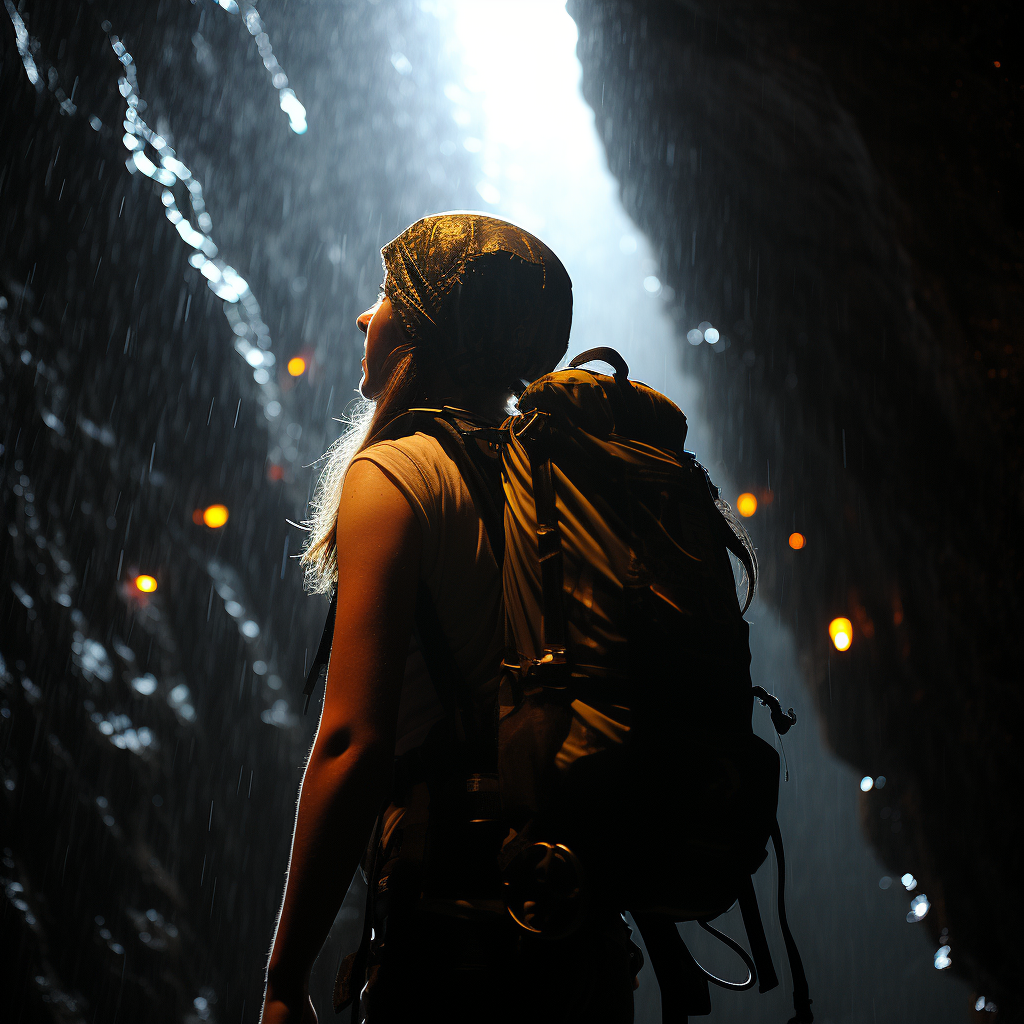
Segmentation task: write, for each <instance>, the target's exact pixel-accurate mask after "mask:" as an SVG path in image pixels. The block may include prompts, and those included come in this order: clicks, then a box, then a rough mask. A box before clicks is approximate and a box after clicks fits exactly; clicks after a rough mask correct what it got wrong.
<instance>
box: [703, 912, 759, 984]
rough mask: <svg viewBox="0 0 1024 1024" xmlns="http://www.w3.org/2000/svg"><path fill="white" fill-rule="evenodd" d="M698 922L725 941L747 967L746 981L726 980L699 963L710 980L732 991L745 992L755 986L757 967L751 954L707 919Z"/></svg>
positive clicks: (705, 929) (707, 930)
mask: <svg viewBox="0 0 1024 1024" xmlns="http://www.w3.org/2000/svg"><path fill="white" fill-rule="evenodd" d="M697 924H699V925H700V926H701V928H703V929H704V931H706V932H708V933H710V934H711V935H714V937H715V938H716V939H718V940H719V941H721V942H724V943H725V944H726V945H727V946H728V947H729V948H730V949H731V950H733V951H734V952H735V953H736V954H737V955H738V956H739V958H740V959H741V960H742V961H743V963H744V964H745V965H746V968H747V978H746V980H745V981H726V979H725V978H718V977H716V976H715V975H714V974H712V973H711V972H710V971H709V970H708V969H707V968H706V967H701V965H700V964H697V966H698V967H700V969H701V971H703V972H704V975H705V976H706V977H707V979H708V981H710V982H711V984H712V985H717V986H718V987H719V988H727V989H729V991H730V992H745V991H746V990H747V989H748V988H753V987H754V983H755V982H756V981H757V968H756V967H755V966H754V961H753V960H752V959H751V958H750V954H749V953H748V952H747V951H746V950H745V949H744V948H743V947H742V946H741V945H740V944H739V943H738V942H737V941H736V940H735V939H733V938H730V937H729V936H728V935H726V934H725V932H720V931H719V930H718V929H717V928H715V927H713V926H712V925H710V924H708V923H707V921H698V922H697Z"/></svg>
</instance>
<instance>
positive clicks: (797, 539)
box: [789, 533, 807, 551]
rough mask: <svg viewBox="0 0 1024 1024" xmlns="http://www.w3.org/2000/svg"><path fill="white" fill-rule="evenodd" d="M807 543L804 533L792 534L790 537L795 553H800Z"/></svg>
mask: <svg viewBox="0 0 1024 1024" xmlns="http://www.w3.org/2000/svg"><path fill="white" fill-rule="evenodd" d="M806 543H807V538H806V537H805V536H804V535H803V534H802V533H791V534H790V535H789V546H790V547H791V548H792V549H793V550H794V551H799V550H800V549H801V548H802V547H803V546H804V545H805V544H806Z"/></svg>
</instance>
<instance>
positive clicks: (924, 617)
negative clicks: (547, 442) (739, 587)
mask: <svg viewBox="0 0 1024 1024" xmlns="http://www.w3.org/2000/svg"><path fill="white" fill-rule="evenodd" d="M568 6H569V11H570V13H571V14H572V16H573V17H574V19H575V20H576V22H577V24H578V26H579V29H580V40H579V45H578V51H577V52H578V55H579V58H580V60H581V62H582V65H583V91H584V95H585V96H586V98H587V100H588V102H589V103H590V104H591V105H592V107H593V108H594V110H595V113H596V118H597V128H598V131H599V133H600V135H601V137H602V140H603V142H604V144H605V148H606V151H607V155H608V160H609V164H610V167H611V170H612V172H613V174H615V175H616V177H617V178H618V179H619V181H620V183H621V186H622V199H623V203H624V205H625V207H626V210H627V212H628V213H629V214H630V215H631V216H632V217H634V218H635V220H636V222H637V224H638V225H639V226H640V227H641V229H642V230H643V231H645V232H646V233H647V234H648V236H649V237H650V239H651V241H652V244H653V245H654V246H655V247H656V248H658V249H659V250H660V259H661V271H660V275H661V277H662V280H663V281H664V282H666V283H667V284H668V285H669V286H670V287H671V288H672V289H673V291H674V296H675V297H674V300H673V312H674V316H675V319H676V322H677V325H678V333H679V337H680V339H681V340H682V339H683V338H684V337H685V335H686V334H687V332H688V331H690V330H693V329H694V328H696V327H697V326H698V324H699V323H702V322H703V323H704V324H706V325H707V326H710V325H714V326H715V328H716V329H717V330H719V331H720V333H721V336H722V337H721V339H720V340H719V341H718V343H717V344H716V345H715V346H714V347H712V346H710V345H708V344H706V343H704V344H699V345H697V346H689V345H686V344H685V343H683V344H682V345H681V358H682V360H683V367H684V369H685V370H686V371H687V372H689V373H692V374H694V375H695V376H697V377H699V378H702V379H703V380H704V381H705V382H706V385H707V386H706V387H705V388H704V394H705V395H706V396H707V401H708V408H707V410H706V414H707V416H708V418H709V419H710V420H711V421H712V422H713V423H714V424H715V425H716V428H720V430H721V444H722V452H723V458H724V461H725V462H726V463H727V464H728V465H730V466H731V467H734V475H735V476H736V478H737V480H738V482H740V484H741V485H742V486H744V487H745V488H747V489H749V490H751V491H752V492H754V493H755V494H757V495H758V496H759V498H760V502H761V509H762V512H761V513H759V515H758V517H757V519H755V520H753V521H752V523H751V532H752V534H753V536H754V539H755V541H756V543H757V544H758V547H759V550H760V553H761V555H762V564H763V565H764V566H765V568H766V573H765V576H764V579H763V584H764V587H765V592H766V594H767V595H768V598H769V600H770V601H772V602H773V603H775V604H776V605H777V606H778V607H779V608H780V609H781V612H782V615H783V617H784V619H787V620H788V621H789V623H790V625H792V627H793V628H794V630H795V631H796V635H797V638H798V642H799V646H800V650H801V656H802V658H803V661H804V665H805V670H806V676H807V679H808V681H809V682H810V684H811V686H812V688H813V689H814V691H815V692H816V696H817V704H818V709H819V711H820V714H821V717H822V721H823V722H824V725H825V728H826V732H827V737H828V740H829V743H830V745H831V746H832V748H833V749H834V750H835V751H836V752H837V753H838V754H839V755H840V756H841V757H843V758H844V759H846V760H847V761H848V762H850V763H851V764H853V765H854V766H856V767H857V768H858V769H859V770H860V771H861V772H862V773H863V774H865V775H872V776H874V775H878V774H882V773H884V774H885V776H886V777H887V779H888V780H889V782H888V786H887V788H886V789H885V790H884V791H879V790H873V791H871V792H869V793H866V794H864V795H863V797H862V813H863V821H864V826H865V829H866V831H867V833H868V835H869V836H870V837H871V839H872V841H873V843H874V844H875V846H876V848H877V849H878V851H879V853H880V855H881V856H882V857H883V858H884V860H885V862H886V863H887V864H889V865H891V866H892V869H893V870H897V869H898V871H897V877H898V876H899V872H901V871H903V870H904V868H903V867H902V866H901V865H905V864H907V863H914V864H919V865H921V869H920V871H919V872H917V874H918V876H919V877H920V878H921V882H922V886H923V887H924V888H927V890H928V892H929V893H930V894H933V895H931V896H930V899H931V900H932V904H933V906H932V909H931V913H930V914H929V915H928V917H927V919H926V920H925V921H923V922H922V925H921V926H922V927H928V928H930V929H931V930H932V932H933V937H934V940H935V942H936V945H937V946H939V945H940V943H944V944H945V943H948V944H949V945H951V946H952V948H953V949H954V951H955V952H954V953H953V954H952V961H953V969H954V970H956V971H960V972H962V973H963V974H964V976H965V977H967V978H968V979H969V980H970V981H971V983H972V984H973V985H974V986H975V987H976V989H977V990H978V991H979V992H988V993H991V994H992V998H994V999H995V1000H996V1001H997V1002H998V1003H999V1005H1000V1019H1016V1017H1017V1016H1018V1015H1019V1013H1020V1005H1021V1004H1020V988H1019V980H1020V979H1019V973H1020V972H1019V961H1020V957H1021V944H1020V939H1019V935H1018V929H1017V925H1016V921H1017V918H1018V916H1019V913H1020V909H1021V908H1020V882H1019V870H1020V852H1019V851H1020V839H1021V834H1020V819H1019V816H1018V815H1016V814H1015V813H1014V812H1012V811H1011V810H1010V808H1011V807H1012V806H1013V805H1014V803H1015V799H1016V798H1015V795H1014V794H1015V793H1016V792H1017V791H1018V790H1019V788H1020V784H1021V761H1020V757H1019V749H1018V747H1017V740H1016V737H1017V734H1018V732H1019V722H1020V718H1021V691H1020V678H1021V674H1020V657H1019V650H1018V648H1019V643H1018V639H1017V638H1018V635H1019V622H1020V616H1021V610H1022V609H1021V604H1022V602H1021V598H1020V589H1019V588H1020V583H1021V566H1022V561H1021V549H1020V526H1021V510H1022V501H1024V493H1022V491H1021V470H1022V463H1024V458H1022V456H1024V444H1022V441H1024V437H1022V425H1021V419H1020V415H1019V403H1018V401H1017V395H1018V393H1019V387H1020V375H1021V371H1022V368H1024V366H1022V362H1021V358H1022V349H1021V341H1020V339H1021V336H1022V328H1024V317H1022V302H1021V276H1022V270H1024V252H1022V243H1021V229H1022V227H1024V224H1022V222H1021V218H1022V208H1021V205H1020V196H1019V189H1017V187H1016V185H1015V182H1016V181H1017V180H1018V179H1019V178H1020V174H1021V160H1022V151H1021V139H1020V113H1021V101H1022V96H1024V93H1022V92H1021V79H1020V75H1019V69H1017V68H1016V65H1015V64H1014V63H1013V61H1012V59H1011V60H1007V57H1008V54H1007V52H1006V51H1005V47H1006V45H1007V42H1008V40H1009V39H1010V38H1012V32H1011V28H1012V24H1014V23H1015V22H1014V20H1013V16H1012V15H1011V13H1010V10H1009V8H1008V7H1007V6H1005V5H998V4H983V5H974V6H971V7H970V8H968V7H961V6H960V5H952V4H940V5H923V4H911V5H899V6H896V5H882V4H867V5H864V4H860V5H846V4H844V5H826V6H821V5H811V4H806V3H801V2H781V3H774V4H759V3H746V2H736V0H733V2H728V0H727V2H724V3H720V4H719V3H715V4H710V3H707V4H705V3H700V2H687V3H682V2H679V3H675V2H657V3H650V4H649V3H634V2H607V3H600V4H598V3H594V4H591V3H587V2H583V0H571V2H570V3H569V5H568ZM997 61H998V62H999V64H998V65H997V64H996V62H997ZM794 530H799V531H800V532H802V533H804V534H805V535H806V536H807V538H808V543H807V547H806V548H805V549H804V550H802V551H791V550H788V549H787V541H786V538H787V537H788V535H789V533H790V532H791V531H794ZM837 615H844V616H847V617H848V618H850V619H851V620H852V622H853V628H854V637H855V640H854V643H853V645H852V646H851V648H850V650H849V651H848V652H846V653H844V654H840V653H839V652H837V651H835V650H833V649H831V648H830V646H829V644H828V632H827V626H828V623H829V621H830V619H832V618H833V616H837ZM984 1016H985V1017H986V1019H991V1015H989V1014H985V1015H984Z"/></svg>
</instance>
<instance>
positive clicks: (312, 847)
mask: <svg viewBox="0 0 1024 1024" xmlns="http://www.w3.org/2000/svg"><path fill="white" fill-rule="evenodd" d="M421 545H422V536H421V532H420V527H419V524H418V522H417V521H416V518H415V516H414V514H413V511H412V509H411V508H410V507H409V504H408V502H407V501H406V499H405V497H404V496H403V495H402V493H401V491H399V490H398V488H397V487H395V485H394V484H393V483H391V481H390V480H389V479H388V478H387V477H386V476H385V475H384V473H382V472H381V470H379V469H378V468H377V467H376V466H374V465H373V464H372V463H369V462H366V461H362V460H361V461H358V462H356V463H354V464H353V466H352V468H351V469H350V470H349V473H348V476H347V478H346V480H345V487H344V490H343V492H342V496H341V504H340V507H339V510H338V581H339V583H338V614H337V618H336V620H335V624H334V638H333V641H332V644H331V660H330V664H329V666H328V669H327V691H326V695H325V697H324V708H323V714H322V715H321V718H320V727H319V729H318V730H317V734H316V741H315V742H314V744H313V749H312V752H311V753H310V755H309V762H308V763H307V765H306V772H305V775H304V776H303V780H302V787H301V789H300V791H299V808H298V814H297V816H296V819H295V835H294V838H293V840H292V853H291V860H290V862H289V866H288V877H287V883H286V886H285V894H284V905H283V906H282V908H281V916H280V918H279V920H278V925H277V932H276V934H275V936H274V946H273V950H272V952H271V956H270V965H269V968H268V973H267V994H266V997H265V1000H264V1013H263V1020H264V1021H265V1022H275V1024H276V1022H279V1021H282V1022H283V1021H312V1020H315V1019H316V1018H315V1016H314V1015H313V1014H312V1007H311V1006H310V1003H309V996H308V985H309V975H310V971H311V970H312V967H313V961H314V960H315V959H316V957H317V954H318V953H319V952H320V948H321V946H322V945H323V943H324V941H325V939H326V938H327V934H328V932H329V931H330V928H331V925H332V924H333V922H334V918H335V916H336V915H337V913H338V909H339V908H340V907H341V903H342V900H343V899H344V898H345V892H346V890H347V888H348V884H349V881H350V880H351V878H352V875H353V873H354V872H355V869H356V866H357V865H358V863H359V859H360V857H361V855H362V853H363V850H364V849H365V847H366V842H367V839H368V836H369V833H370V829H371V827H372V825H373V820H374V817H375V815H376V814H377V812H378V811H379V810H380V807H381V804H382V803H383V802H384V800H385V798H386V797H387V794H388V786H389V784H390V781H391V765H392V758H393V756H394V750H395V729H396V723H397V718H398V700H399V696H400V693H401V684H402V676H403V671H404V668H405V660H406V656H407V654H408V649H409V637H410V635H411V633H412V625H413V617H414V613H415V605H416V587H417V581H418V578H419V565H420V551H421Z"/></svg>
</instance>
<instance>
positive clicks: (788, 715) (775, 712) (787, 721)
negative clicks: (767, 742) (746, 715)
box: [753, 686, 796, 782]
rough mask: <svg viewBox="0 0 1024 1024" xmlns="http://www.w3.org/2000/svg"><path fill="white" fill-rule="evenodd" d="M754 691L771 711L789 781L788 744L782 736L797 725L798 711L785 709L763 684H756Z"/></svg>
mask: <svg viewBox="0 0 1024 1024" xmlns="http://www.w3.org/2000/svg"><path fill="white" fill-rule="evenodd" d="M753 691H754V696H755V697H756V698H757V699H758V701H760V703H761V705H762V706H763V707H766V708H768V710H769V711H770V712H771V715H772V725H773V726H775V734H776V735H777V736H778V737H779V746H780V747H782V760H783V763H784V764H785V766H786V781H787V782H789V759H788V758H787V757H786V744H785V743H783V742H782V737H783V736H785V735H786V733H787V732H789V730H790V729H792V728H793V726H794V725H796V712H795V711H794V710H793V709H792V708H790V709H789V711H783V710H782V705H781V704H780V703H779V698H778V697H775V696H773V695H772V694H770V693H769V692H768V691H767V690H766V689H765V688H764V687H763V686H755V687H753Z"/></svg>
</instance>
